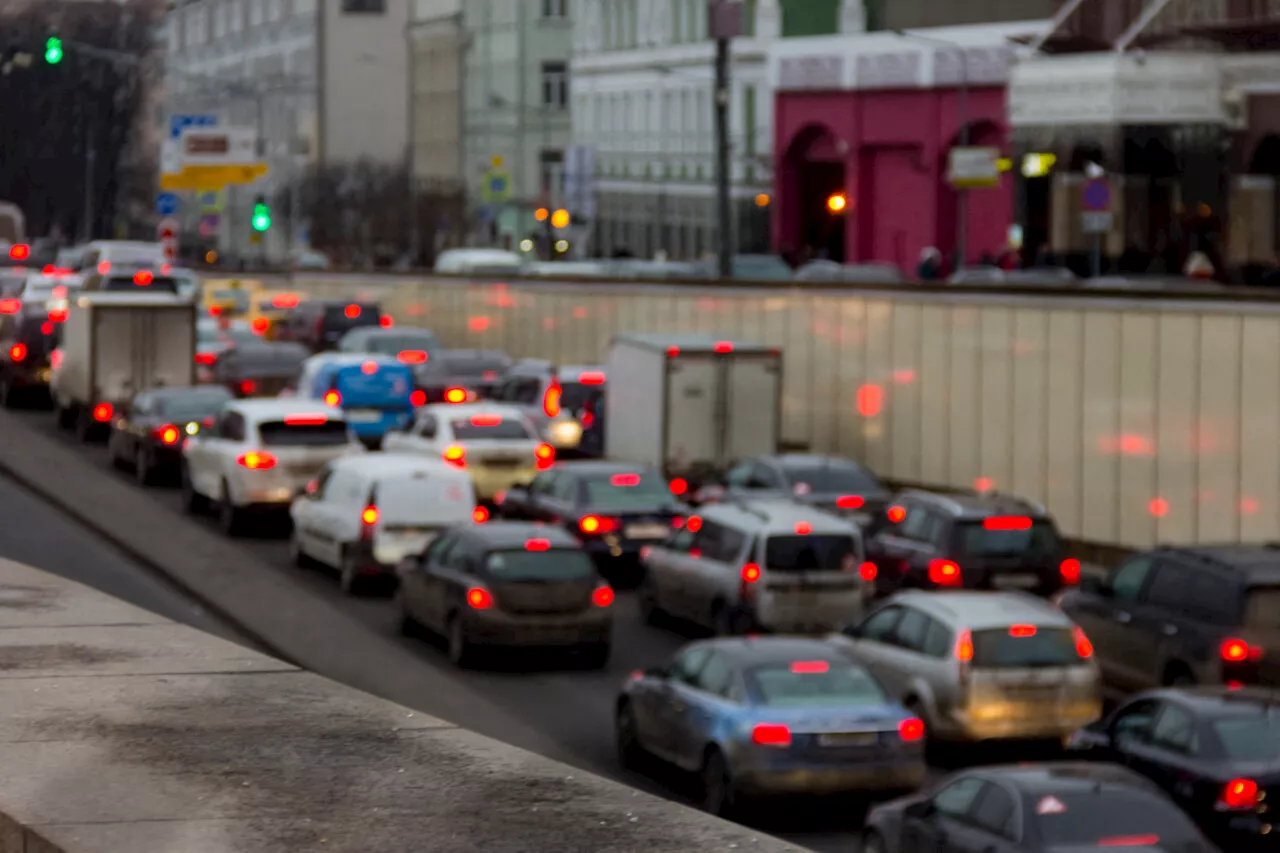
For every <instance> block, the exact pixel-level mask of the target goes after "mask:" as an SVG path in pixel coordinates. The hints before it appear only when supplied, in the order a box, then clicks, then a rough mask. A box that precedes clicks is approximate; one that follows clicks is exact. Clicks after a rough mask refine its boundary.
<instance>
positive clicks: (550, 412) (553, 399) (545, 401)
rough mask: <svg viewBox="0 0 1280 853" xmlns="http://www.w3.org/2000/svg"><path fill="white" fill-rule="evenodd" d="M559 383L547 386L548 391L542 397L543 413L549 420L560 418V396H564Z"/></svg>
mask: <svg viewBox="0 0 1280 853" xmlns="http://www.w3.org/2000/svg"><path fill="white" fill-rule="evenodd" d="M563 393H564V392H563V390H562V389H561V388H560V383H559V382H553V383H551V385H549V386H547V390H546V391H545V392H544V393H543V395H542V411H543V412H544V413H546V416H547V417H549V418H556V417H559V416H560V396H561V394H563Z"/></svg>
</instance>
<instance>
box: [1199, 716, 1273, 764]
mask: <svg viewBox="0 0 1280 853" xmlns="http://www.w3.org/2000/svg"><path fill="white" fill-rule="evenodd" d="M1213 731H1214V733H1215V734H1216V735H1217V736H1218V740H1220V741H1222V749H1223V751H1224V752H1225V753H1226V754H1227V757H1228V758H1232V759H1237V760H1240V761H1258V760H1265V761H1271V760H1274V759H1275V758H1277V757H1280V716H1277V714H1276V713H1272V712H1269V711H1265V710H1263V709H1262V708H1259V709H1258V714H1257V716H1249V717H1231V718H1228V719H1225V720H1217V721H1215V722H1214V723H1213Z"/></svg>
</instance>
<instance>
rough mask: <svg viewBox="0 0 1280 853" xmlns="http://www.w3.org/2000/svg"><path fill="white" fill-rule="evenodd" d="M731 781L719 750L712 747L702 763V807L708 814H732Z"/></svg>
mask: <svg viewBox="0 0 1280 853" xmlns="http://www.w3.org/2000/svg"><path fill="white" fill-rule="evenodd" d="M733 800H734V789H733V779H732V778H731V777H730V775H729V765H727V764H725V761H724V756H723V755H721V753H720V750H718V749H716V748H715V747H712V748H711V749H709V750H708V751H707V757H706V758H705V759H703V762H702V807H703V808H704V809H706V810H707V812H709V813H710V814H713V815H717V816H719V817H728V816H729V815H730V814H732V813H733Z"/></svg>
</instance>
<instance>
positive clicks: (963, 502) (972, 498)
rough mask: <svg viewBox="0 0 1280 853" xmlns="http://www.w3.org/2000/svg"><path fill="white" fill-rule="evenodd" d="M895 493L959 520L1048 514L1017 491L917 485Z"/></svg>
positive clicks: (1039, 516)
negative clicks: (925, 488) (945, 489)
mask: <svg viewBox="0 0 1280 853" xmlns="http://www.w3.org/2000/svg"><path fill="white" fill-rule="evenodd" d="M897 497H901V498H910V499H911V500H913V501H916V502H918V503H924V504H928V505H929V506H931V507H932V508H934V509H937V510H939V511H940V512H943V513H945V514H947V515H950V516H953V517H956V518H959V519H962V520H976V519H983V518H990V517H991V516H993V515H1027V516H1031V517H1032V518H1042V519H1047V518H1049V513H1048V512H1047V511H1046V510H1045V508H1044V507H1042V506H1041V505H1040V504H1037V503H1035V502H1033V501H1029V500H1027V499H1026V498H1022V497H1018V496H1017V495H1006V494H1001V493H999V492H926V491H922V490H920V489H906V490H904V491H902V492H899V493H898V495H897Z"/></svg>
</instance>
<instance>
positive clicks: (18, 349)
mask: <svg viewBox="0 0 1280 853" xmlns="http://www.w3.org/2000/svg"><path fill="white" fill-rule="evenodd" d="M26 357H27V345H26V344H14V345H13V346H11V347H9V359H10V361H23V360H25V359H26Z"/></svg>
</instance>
